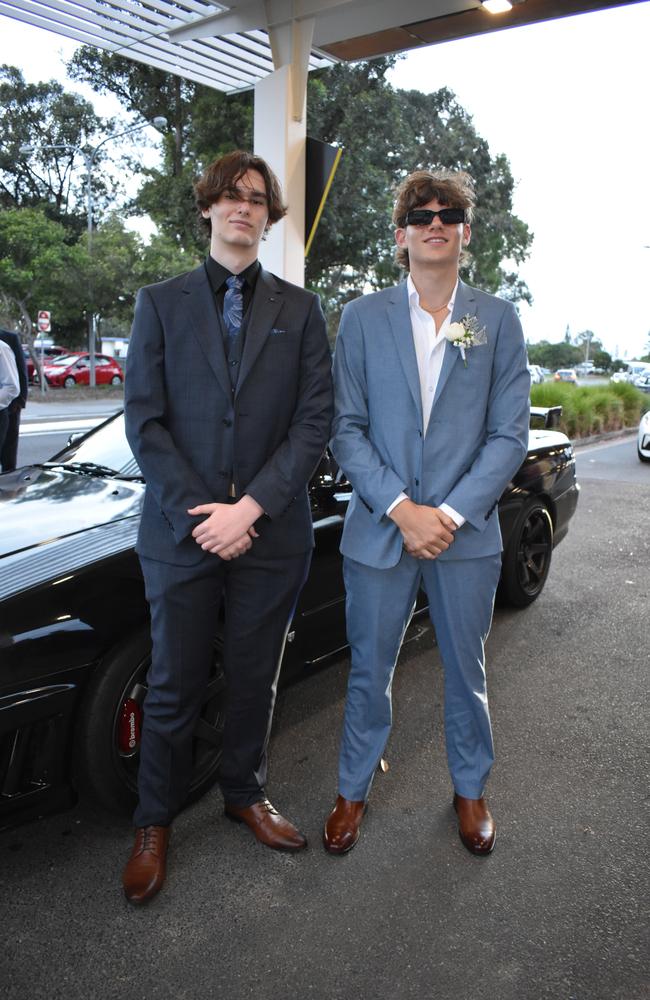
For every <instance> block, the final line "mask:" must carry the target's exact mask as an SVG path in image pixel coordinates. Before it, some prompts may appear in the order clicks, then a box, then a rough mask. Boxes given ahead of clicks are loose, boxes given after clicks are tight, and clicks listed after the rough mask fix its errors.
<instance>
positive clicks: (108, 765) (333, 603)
mask: <svg viewBox="0 0 650 1000" xmlns="http://www.w3.org/2000/svg"><path fill="white" fill-rule="evenodd" d="M559 413H560V408H558V407H556V408H552V409H550V410H541V409H533V411H532V415H531V428H533V429H531V433H530V441H529V447H528V456H527V458H526V461H525V462H524V463H523V465H522V466H521V468H520V470H519V472H518V473H517V475H516V476H515V477H514V479H513V481H512V482H511V483H510V484H509V485H508V488H507V489H506V490H505V492H504V494H503V496H502V498H501V500H500V502H499V517H500V521H501V528H502V531H503V537H504V545H505V549H504V554H503V570H502V576H501V584H500V595H501V597H502V599H503V600H505V601H506V602H508V603H510V604H511V605H514V606H518V607H524V606H525V605H528V604H530V603H531V602H532V601H534V600H535V598H537V597H538V596H539V594H540V593H541V591H542V588H543V587H544V584H545V582H546V578H547V575H548V571H549V567H550V563H551V553H552V550H553V547H554V546H555V545H557V543H558V542H559V541H560V540H561V539H562V538H563V537H564V535H565V534H566V532H567V528H568V524H569V520H570V518H571V516H572V515H573V512H574V510H575V507H576V503H577V500H578V491H579V487H578V485H577V483H576V479H575V462H574V456H573V449H572V447H571V443H570V441H569V440H568V438H567V437H565V435H564V434H561V433H559V432H558V431H557V430H554V429H553V428H554V427H555V426H557V420H558V418H559ZM535 426H537V427H538V428H539V429H534V428H535ZM310 492H311V503H312V514H313V519H314V529H315V535H316V548H315V552H314V558H313V562H312V568H311V572H310V575H309V579H308V581H307V584H306V585H305V588H304V590H303V592H302V595H301V597H300V601H299V603H298V607H297V609H296V613H295V616H294V619H293V622H292V624H291V629H290V632H289V635H288V640H287V646H286V650H285V655H284V661H283V678H285V679H286V678H287V677H288V676H290V675H291V674H295V673H296V672H301V671H302V672H303V673H304V672H305V670H306V669H308V668H309V667H310V666H311V665H313V664H315V663H317V662H318V661H320V660H322V659H323V658H325V657H327V656H330V655H331V654H332V653H335V652H337V651H339V650H341V649H343V648H344V647H345V644H346V642H345V624H344V595H343V581H342V574H341V559H340V556H339V551H338V545H339V537H340V533H341V527H342V523H343V518H344V516H345V511H346V506H347V501H348V498H349V494H350V486H349V484H348V483H346V482H345V481H341V479H340V477H339V476H337V470H336V467H335V465H334V462H333V460H332V459H331V457H330V456H329V455H326V456H325V457H324V458H323V461H322V462H321V465H320V467H319V468H318V470H317V472H316V474H315V476H314V477H313V479H312V481H311V484H310ZM143 494H144V483H143V480H142V476H141V474H140V471H139V469H138V467H137V464H136V461H135V459H134V457H133V455H132V454H131V451H130V449H129V446H128V444H127V441H126V438H125V436H124V425H123V418H122V415H121V414H118V415H117V416H115V417H112V418H110V419H109V420H107V421H105V422H104V423H103V424H101V425H100V426H99V427H98V428H96V429H95V430H94V431H91V432H90V433H89V434H86V435H84V436H82V437H81V438H80V439H79V440H76V441H73V442H71V443H70V444H69V446H68V447H67V448H65V449H64V450H63V451H62V452H60V453H59V454H57V455H56V456H55V457H54V458H53V459H52V461H50V462H46V463H44V464H43V465H36V466H28V467H24V468H22V469H19V470H17V471H16V472H13V473H8V474H7V475H4V476H0V829H2V828H5V827H8V826H11V825H14V824H17V823H19V822H23V821H26V820H29V819H33V818H35V817H37V816H40V815H43V814H44V813H47V812H52V811H54V810H58V809H62V808H66V807H67V806H69V805H71V804H73V802H74V801H75V799H76V795H77V791H78V789H82V788H86V789H88V790H90V791H91V792H92V793H94V795H95V796H96V798H97V799H99V800H100V801H101V802H102V803H103V804H104V805H106V806H108V807H110V808H113V809H116V808H117V809H128V808H130V807H131V806H132V805H133V801H134V796H135V787H136V784H135V782H136V770H137V763H138V745H139V736H140V725H141V719H142V709H141V706H142V702H143V700H144V695H145V691H146V676H147V668H148V664H149V657H150V640H149V616H148V609H147V604H146V601H145V597H144V588H143V583H142V577H141V574H140V568H139V563H138V559H137V557H136V555H135V552H134V548H133V547H134V544H135V539H136V533H137V529H138V519H139V514H140V509H141V504H142V499H143ZM424 611H426V604H425V601H424V598H423V597H421V598H420V600H419V602H418V605H417V607H416V614H422V613H424ZM223 694H224V682H223V674H222V671H221V669H220V657H219V637H218V635H217V637H216V639H215V658H214V667H213V672H212V677H211V680H210V684H209V687H208V690H207V692H206V700H205V705H204V708H203V713H202V718H201V720H200V722H199V725H198V727H197V731H196V739H195V760H194V765H195V768H194V777H193V781H192V789H191V797H192V798H198V797H199V796H200V795H201V794H203V792H205V791H206V790H207V789H208V788H209V787H210V786H211V785H212V784H213V782H214V781H215V779H216V775H217V768H218V764H219V754H220V739H221V725H222V706H223Z"/></svg>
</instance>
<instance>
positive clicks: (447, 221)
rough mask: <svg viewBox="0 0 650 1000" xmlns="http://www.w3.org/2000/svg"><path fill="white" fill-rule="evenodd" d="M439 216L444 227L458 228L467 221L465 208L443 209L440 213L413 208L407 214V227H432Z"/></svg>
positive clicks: (428, 209) (427, 209)
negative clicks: (460, 223) (459, 224)
mask: <svg viewBox="0 0 650 1000" xmlns="http://www.w3.org/2000/svg"><path fill="white" fill-rule="evenodd" d="M436 215H437V216H439V217H440V221H441V222H442V224H443V226H457V225H458V223H459V222H464V221H465V209H464V208H441V209H440V210H439V211H438V212H434V211H432V209H430V208H412V209H411V211H410V212H407V213H406V221H405V223H404V225H405V226H430V225H431V223H432V222H433V220H434V219H435V217H436Z"/></svg>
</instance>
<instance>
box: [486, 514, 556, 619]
mask: <svg viewBox="0 0 650 1000" xmlns="http://www.w3.org/2000/svg"><path fill="white" fill-rule="evenodd" d="M552 554H553V521H552V519H551V515H550V513H549V510H548V507H547V506H546V504H545V503H544V502H543V501H542V500H538V499H536V498H534V497H531V498H530V499H529V500H527V501H526V502H525V503H524V505H523V506H522V508H521V511H520V512H519V515H518V517H517V520H516V522H515V524H514V527H513V529H512V534H511V535H510V538H509V540H508V544H507V546H506V548H505V551H504V553H503V563H502V568H501V581H500V584H499V592H500V597H501V598H502V600H503V602H504V603H506V604H510V605H511V606H512V607H515V608H525V607H527V606H528V605H529V604H532V603H533V601H535V600H537V598H538V597H539V595H540V594H541V592H542V590H543V589H544V584H545V583H546V578H547V576H548V572H549V569H550V568H551V556H552Z"/></svg>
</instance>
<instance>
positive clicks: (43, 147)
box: [0, 66, 112, 237]
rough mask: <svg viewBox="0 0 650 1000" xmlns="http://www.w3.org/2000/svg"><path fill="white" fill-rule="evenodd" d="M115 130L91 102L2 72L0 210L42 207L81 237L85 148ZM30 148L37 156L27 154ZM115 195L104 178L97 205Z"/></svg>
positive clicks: (98, 183)
mask: <svg viewBox="0 0 650 1000" xmlns="http://www.w3.org/2000/svg"><path fill="white" fill-rule="evenodd" d="M109 127H110V122H108V121H105V120H103V119H101V118H99V117H98V116H97V115H96V114H95V112H94V110H93V107H92V105H91V104H90V103H89V102H88V101H86V100H84V99H83V98H82V97H80V96H79V95H78V94H71V93H68V92H66V91H65V90H64V88H63V87H62V86H61V84H60V83H57V82H56V81H55V80H50V81H49V82H45V83H26V82H25V79H24V77H23V75H22V73H21V71H20V70H19V69H17V68H16V67H14V66H2V67H0V208H20V207H29V208H34V207H40V208H42V209H43V210H44V212H45V214H46V215H47V217H48V218H50V219H54V220H55V221H58V222H62V223H63V224H64V225H65V227H66V229H68V230H70V231H71V233H72V235H73V237H74V236H77V235H79V233H81V231H82V230H83V229H84V227H85V225H86V212H85V206H86V191H85V173H84V172H83V170H82V171H81V172H79V169H78V168H79V167H83V155H82V153H81V148H82V147H83V146H84V145H89V144H90V145H92V142H93V139H94V138H95V137H96V136H97V135H101V134H102V133H103V132H105V131H106V130H107V129H108V128H109ZM26 146H29V147H31V151H29V152H24V151H23V149H24V147H26ZM100 159H101V155H100ZM109 190H110V191H111V193H112V188H111V185H110V184H108V185H107V176H106V174H105V172H102V175H101V176H100V175H98V176H97V177H96V178H95V191H94V194H95V200H96V201H97V202H98V203H99V202H100V201H101V200H102V198H104V199H105V197H106V195H107V193H108V192H109Z"/></svg>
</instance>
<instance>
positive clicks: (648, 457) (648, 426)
mask: <svg viewBox="0 0 650 1000" xmlns="http://www.w3.org/2000/svg"><path fill="white" fill-rule="evenodd" d="M636 451H637V455H638V456H639V461H640V462H650V410H648V412H647V413H644V414H643V416H642V417H641V422H640V424H639V433H638V435H637V440H636Z"/></svg>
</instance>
